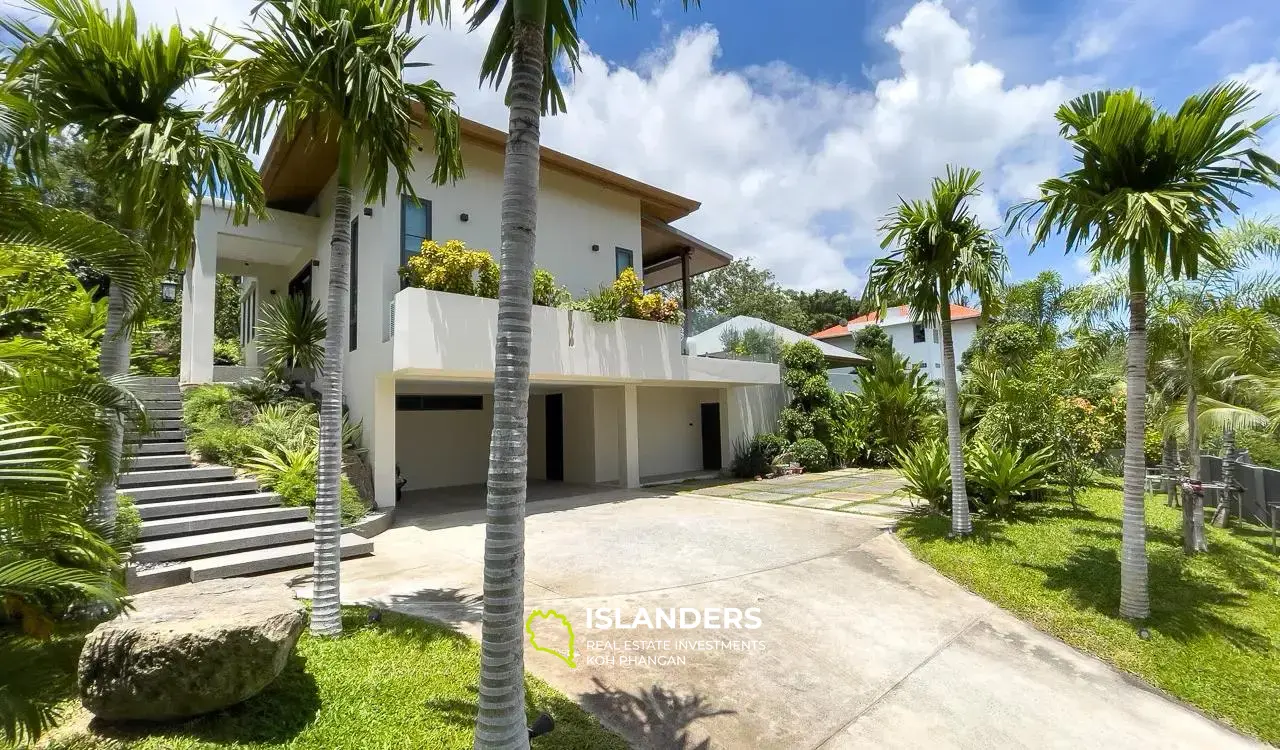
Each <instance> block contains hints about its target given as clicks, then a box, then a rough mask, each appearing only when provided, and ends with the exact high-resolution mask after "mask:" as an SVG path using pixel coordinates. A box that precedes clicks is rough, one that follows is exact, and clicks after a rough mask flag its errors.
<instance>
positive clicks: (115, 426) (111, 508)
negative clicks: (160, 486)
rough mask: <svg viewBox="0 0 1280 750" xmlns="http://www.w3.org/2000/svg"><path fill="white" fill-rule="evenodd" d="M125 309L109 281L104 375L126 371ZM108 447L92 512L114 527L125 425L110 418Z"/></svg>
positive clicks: (101, 360) (101, 355) (101, 363)
mask: <svg viewBox="0 0 1280 750" xmlns="http://www.w3.org/2000/svg"><path fill="white" fill-rule="evenodd" d="M127 314H128V310H127V309H126V306H125V299H124V295H123V294H121V292H120V288H119V287H118V286H116V285H115V284H111V285H110V287H109V289H108V290H107V324H106V330H105V331H104V333H103V336H102V351H101V352H100V353H99V355H98V369H99V370H100V371H101V372H102V376H103V377H104V378H110V377H113V376H116V375H124V374H126V373H128V372H129V349H130V347H131V345H132V343H133V337H132V336H131V335H130V334H129V332H128V331H127V330H125V326H124V323H125V316H126V315H127ZM107 440H108V442H107V450H109V451H110V452H111V473H110V474H109V475H108V476H106V477H104V478H103V480H102V482H101V484H99V485H98V501H97V505H96V507H95V508H94V516H95V517H96V519H97V521H98V523H100V524H102V525H103V527H104V528H106V529H108V530H110V531H114V529H115V527H116V514H117V513H118V511H119V505H118V504H117V503H116V476H117V474H118V473H119V471H120V458H121V456H122V455H123V454H124V425H123V424H122V423H121V422H120V421H119V420H112V422H111V425H110V427H109V433H108V436H107Z"/></svg>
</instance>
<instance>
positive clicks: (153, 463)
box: [130, 453, 191, 471]
mask: <svg viewBox="0 0 1280 750" xmlns="http://www.w3.org/2000/svg"><path fill="white" fill-rule="evenodd" d="M190 466H191V456H188V455H187V454H186V453H158V454H155V455H149V456H134V457H133V461H132V462H131V464H130V468H131V469H133V470H134V471H145V470H148V469H186V468H188V467H190Z"/></svg>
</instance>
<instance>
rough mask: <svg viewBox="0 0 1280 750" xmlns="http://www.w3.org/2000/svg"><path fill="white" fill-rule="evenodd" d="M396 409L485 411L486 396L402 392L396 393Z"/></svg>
mask: <svg viewBox="0 0 1280 750" xmlns="http://www.w3.org/2000/svg"><path fill="white" fill-rule="evenodd" d="M396 411H484V396H473V395H467V394H444V395H430V394H418V393H401V394H397V395H396Z"/></svg>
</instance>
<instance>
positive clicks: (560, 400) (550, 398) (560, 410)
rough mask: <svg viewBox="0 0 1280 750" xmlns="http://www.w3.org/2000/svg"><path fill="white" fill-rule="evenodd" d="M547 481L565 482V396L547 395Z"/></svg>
mask: <svg viewBox="0 0 1280 750" xmlns="http://www.w3.org/2000/svg"><path fill="white" fill-rule="evenodd" d="M547 479H548V480H550V481H552V482H563V481H564V394H561V393H548V394H547Z"/></svg>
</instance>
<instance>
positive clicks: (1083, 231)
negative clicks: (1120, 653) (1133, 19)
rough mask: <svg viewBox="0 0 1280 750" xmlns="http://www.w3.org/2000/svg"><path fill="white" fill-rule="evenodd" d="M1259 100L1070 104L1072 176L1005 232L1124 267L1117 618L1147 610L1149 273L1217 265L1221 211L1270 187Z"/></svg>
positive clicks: (1095, 96)
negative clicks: (1172, 107)
mask: <svg viewBox="0 0 1280 750" xmlns="http://www.w3.org/2000/svg"><path fill="white" fill-rule="evenodd" d="M1256 99H1257V94H1256V93H1254V92H1253V91H1252V90H1251V89H1249V88H1248V87H1247V86H1244V85H1243V84H1239V83H1224V84H1220V85H1217V86H1214V87H1212V88H1210V89H1209V90H1207V91H1205V92H1204V93H1202V94H1197V95H1194V96H1191V97H1189V98H1188V99H1187V100H1186V101H1185V102H1184V103H1183V105H1182V107H1181V108H1180V109H1179V110H1178V111H1177V112H1176V113H1174V114H1170V113H1168V112H1164V111H1162V110H1160V109H1158V108H1157V107H1156V106H1155V104H1154V103H1153V102H1152V101H1151V100H1149V99H1145V98H1143V97H1142V96H1141V95H1140V94H1138V92H1136V91H1133V90H1125V91H1098V92H1094V93H1091V94H1086V95H1084V96H1081V97H1078V98H1076V99H1073V100H1071V101H1070V102H1067V103H1066V104H1064V105H1062V106H1061V107H1059V108H1058V112H1057V115H1056V116H1057V119H1058V122H1059V123H1060V125H1061V127H1060V132H1061V133H1062V135H1063V137H1065V138H1066V139H1067V140H1068V141H1070V143H1071V145H1072V148H1073V150H1074V153H1075V157H1076V160H1077V167H1076V169H1074V170H1072V171H1070V172H1068V173H1067V174H1065V175H1063V176H1062V177H1055V178H1052V179H1049V180H1045V181H1044V182H1043V183H1041V185H1040V197H1039V198H1037V199H1035V200H1031V201H1028V202H1026V203H1023V204H1019V205H1018V206H1015V207H1013V208H1012V209H1011V210H1010V213H1009V224H1010V226H1011V227H1012V226H1015V225H1020V224H1027V223H1030V222H1032V221H1034V222H1035V229H1034V231H1033V241H1032V248H1033V249H1034V248H1036V247H1040V246H1042V245H1044V244H1045V243H1046V242H1047V241H1048V240H1049V238H1050V237H1051V236H1054V235H1059V234H1061V235H1063V238H1064V240H1065V243H1066V250H1067V252H1072V251H1075V250H1078V249H1081V248H1085V249H1087V250H1088V252H1089V253H1090V254H1091V255H1092V256H1093V257H1094V260H1095V263H1098V264H1115V263H1121V262H1123V263H1125V264H1127V268H1128V297H1129V338H1128V355H1127V359H1128V362H1127V366H1126V373H1125V448H1124V520H1123V524H1122V536H1123V543H1122V545H1121V547H1122V549H1121V563H1120V615H1121V616H1122V617H1125V618H1128V619H1133V620H1141V619H1145V618H1146V617H1148V616H1149V615H1150V613H1151V607H1150V597H1149V593H1148V590H1147V588H1148V587H1147V553H1146V518H1145V512H1144V508H1143V481H1144V475H1145V466H1144V461H1143V432H1144V429H1145V427H1146V414H1145V407H1146V392H1147V278H1148V269H1150V271H1151V272H1153V273H1154V274H1155V275H1156V276H1160V275H1164V274H1168V275H1169V276H1171V277H1173V278H1177V277H1179V276H1187V277H1190V278H1195V276H1196V275H1197V273H1198V271H1199V268H1200V261H1201V260H1202V259H1203V260H1206V261H1208V262H1210V263H1215V262H1220V261H1221V256H1222V253H1221V250H1220V246H1219V244H1218V242H1217V241H1216V239H1215V237H1214V233H1213V230H1214V228H1215V227H1216V226H1217V225H1218V224H1219V223H1220V220H1221V218H1222V216H1223V214H1224V212H1230V213H1237V212H1238V208H1237V206H1236V204H1235V202H1234V199H1235V196H1236V195H1238V194H1244V195H1247V194H1248V192H1247V190H1248V188H1249V187H1250V186H1251V185H1254V184H1263V185H1268V186H1274V185H1275V184H1276V176H1277V172H1280V164H1277V163H1276V161H1275V160H1273V159H1271V158H1270V157H1268V156H1266V155H1264V154H1263V153H1261V152H1260V151H1258V150H1257V149H1256V148H1254V146H1255V145H1256V144H1257V143H1258V142H1259V135H1258V132H1259V130H1261V129H1262V128H1263V127H1264V126H1266V125H1267V123H1268V122H1270V120H1271V118H1270V117H1264V118H1262V119H1260V120H1256V121H1253V122H1246V121H1242V120H1241V117H1242V116H1243V115H1244V113H1245V112H1246V111H1247V110H1248V109H1249V107H1250V106H1251V105H1252V104H1253V103H1254V101H1255V100H1256Z"/></svg>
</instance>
